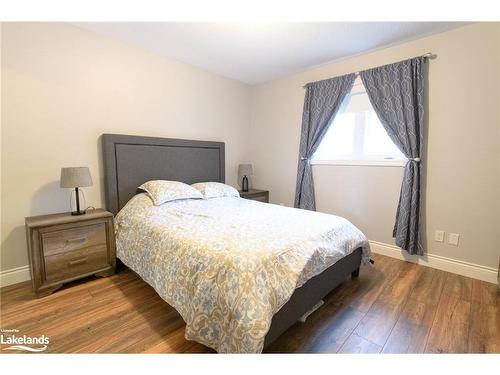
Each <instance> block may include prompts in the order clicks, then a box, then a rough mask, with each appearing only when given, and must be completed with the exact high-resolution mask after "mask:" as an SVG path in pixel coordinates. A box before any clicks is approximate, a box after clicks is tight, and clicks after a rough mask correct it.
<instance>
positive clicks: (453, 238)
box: [448, 233, 460, 246]
mask: <svg viewBox="0 0 500 375" xmlns="http://www.w3.org/2000/svg"><path fill="white" fill-rule="evenodd" d="M459 238H460V235H459V234H458V233H450V234H449V235H448V243H449V244H450V245H453V246H458V239H459Z"/></svg>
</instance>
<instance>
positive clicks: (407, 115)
mask: <svg viewBox="0 0 500 375" xmlns="http://www.w3.org/2000/svg"><path fill="white" fill-rule="evenodd" d="M424 64H425V58H424V57H416V58H413V59H409V60H405V61H401V62H397V63H394V64H389V65H384V66H381V67H378V68H374V69H369V70H365V71H363V72H360V75H361V79H362V81H363V84H364V86H365V88H366V92H367V94H368V97H369V99H370V102H371V104H372V106H373V108H374V109H375V112H376V113H377V115H378V117H379V119H380V122H381V123H382V125H383V126H384V128H385V130H386V131H387V133H388V135H389V137H390V138H391V140H392V141H393V142H394V144H395V145H396V146H397V147H398V148H399V149H400V150H401V152H402V153H403V154H404V155H405V156H406V157H407V158H408V162H407V163H406V166H405V170H404V177H403V182H402V184H401V193H400V196H399V204H398V209H397V212H396V222H395V224H394V230H393V237H395V240H396V245H397V246H399V247H401V248H402V249H404V250H406V251H407V252H408V253H410V254H417V255H423V254H424V249H423V245H422V236H421V217H420V216H421V209H420V205H421V191H420V189H421V179H420V168H421V167H420V165H421V163H420V160H421V157H422V146H423V139H424V134H423V133H424Z"/></svg>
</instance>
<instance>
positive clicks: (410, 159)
mask: <svg viewBox="0 0 500 375" xmlns="http://www.w3.org/2000/svg"><path fill="white" fill-rule="evenodd" d="M408 161H414V162H416V163H420V158H419V157H416V158H408Z"/></svg>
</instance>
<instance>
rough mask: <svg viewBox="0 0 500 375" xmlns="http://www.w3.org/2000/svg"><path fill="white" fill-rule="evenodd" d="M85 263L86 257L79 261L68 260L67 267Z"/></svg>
mask: <svg viewBox="0 0 500 375" xmlns="http://www.w3.org/2000/svg"><path fill="white" fill-rule="evenodd" d="M86 261H87V257H84V258H80V259H75V260H70V261H69V262H68V265H70V266H76V265H78V264H82V263H85V262H86Z"/></svg>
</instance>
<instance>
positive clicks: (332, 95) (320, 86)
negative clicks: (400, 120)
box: [295, 73, 356, 210]
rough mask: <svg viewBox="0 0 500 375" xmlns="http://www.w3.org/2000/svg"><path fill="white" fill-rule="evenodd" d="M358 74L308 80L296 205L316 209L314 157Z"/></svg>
mask: <svg viewBox="0 0 500 375" xmlns="http://www.w3.org/2000/svg"><path fill="white" fill-rule="evenodd" d="M355 78H356V75H355V74H354V73H353V74H348V75H345V76H341V77H335V78H331V79H325V80H323V81H318V82H312V83H308V84H307V85H306V86H305V88H306V94H305V99H304V111H303V114H302V129H301V135H300V146H299V161H298V168H297V184H296V189H295V207H296V208H303V209H307V210H315V209H316V203H315V199H314V185H313V184H314V182H313V176H312V167H311V158H312V156H313V155H314V153H315V152H316V150H317V149H318V146H319V144H320V143H321V140H322V139H323V137H324V136H325V134H326V131H327V130H328V128H329V126H330V124H331V123H332V122H333V119H334V118H335V115H336V114H337V111H338V110H339V108H340V105H341V104H342V101H343V100H344V98H345V97H346V95H347V94H348V93H349V92H350V91H351V88H352V85H353V84H354V80H355Z"/></svg>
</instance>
